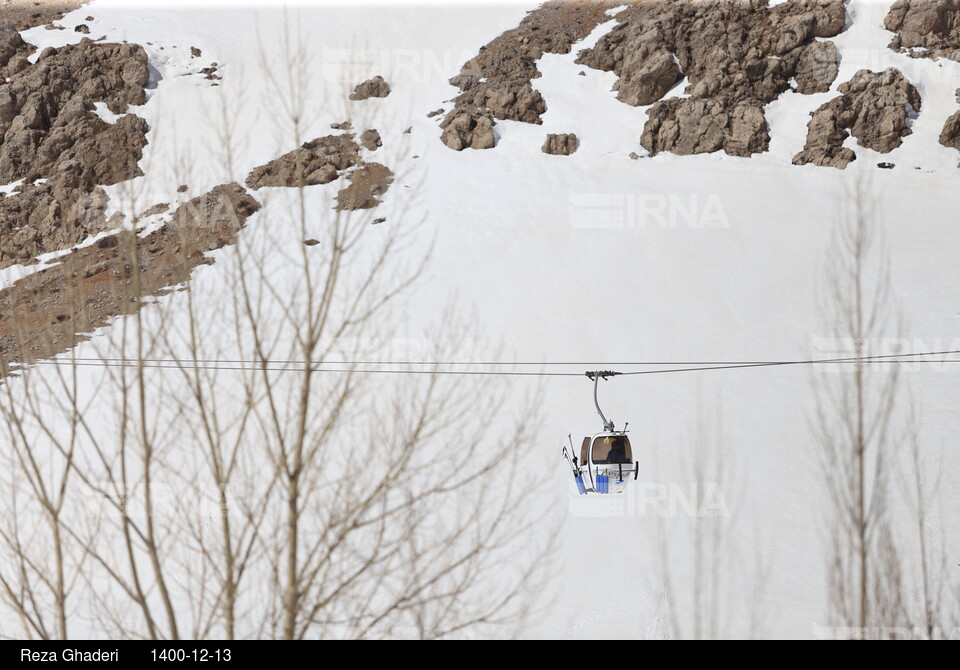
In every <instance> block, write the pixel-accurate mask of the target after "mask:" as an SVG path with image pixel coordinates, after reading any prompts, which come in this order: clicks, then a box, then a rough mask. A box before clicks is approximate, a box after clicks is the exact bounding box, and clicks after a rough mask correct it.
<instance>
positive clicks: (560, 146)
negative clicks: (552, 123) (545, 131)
mask: <svg viewBox="0 0 960 670" xmlns="http://www.w3.org/2000/svg"><path fill="white" fill-rule="evenodd" d="M577 146H579V141H578V140H577V136H576V135H574V134H573V133H564V134H560V135H554V134H550V135H547V139H546V141H545V142H544V143H543V146H542V147H541V148H540V150H541V151H543V153H545V154H553V155H555V156H569V155H570V154H572V153H573V152H574V151H576V150H577Z"/></svg>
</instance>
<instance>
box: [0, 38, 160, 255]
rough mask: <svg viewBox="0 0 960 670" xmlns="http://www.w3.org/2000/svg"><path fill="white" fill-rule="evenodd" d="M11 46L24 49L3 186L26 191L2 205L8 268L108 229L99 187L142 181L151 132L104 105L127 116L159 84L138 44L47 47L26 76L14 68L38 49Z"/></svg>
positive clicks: (3, 115)
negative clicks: (95, 207)
mask: <svg viewBox="0 0 960 670" xmlns="http://www.w3.org/2000/svg"><path fill="white" fill-rule="evenodd" d="M2 31H3V30H2V29H0V32H2ZM4 43H5V44H7V45H14V46H15V47H16V49H17V51H16V53H15V54H14V55H13V56H10V57H9V59H8V60H7V63H6V66H7V73H8V75H9V76H8V79H7V81H6V83H4V84H3V85H2V86H0V183H3V184H6V183H11V182H15V181H19V180H22V181H23V182H24V183H23V184H22V185H21V186H20V187H19V188H18V189H17V190H15V191H14V192H13V193H12V194H11V195H8V196H7V197H0V267H5V266H7V265H10V264H11V263H24V262H29V261H30V260H31V259H33V258H34V257H36V256H37V255H39V254H43V253H47V252H51V251H58V250H61V249H64V248H67V247H69V246H71V245H73V244H76V243H78V242H80V241H82V240H83V239H84V238H85V237H87V236H88V235H89V234H91V233H94V232H98V231H99V230H100V228H99V225H101V223H102V222H101V223H97V222H96V221H95V220H93V219H91V217H90V216H89V212H88V211H87V210H88V209H89V208H90V205H91V202H92V201H97V202H99V201H100V200H102V199H103V191H102V190H100V189H99V188H98V187H99V186H106V185H112V184H117V183H120V182H122V181H126V180H128V179H132V178H133V177H136V176H139V175H140V174H142V173H141V171H140V169H139V167H138V162H139V161H140V158H141V157H142V150H143V148H144V146H146V144H147V140H146V134H147V131H148V128H147V123H146V122H145V121H144V120H143V119H142V118H140V117H138V116H134V115H132V114H127V115H124V116H122V117H120V118H119V119H118V120H117V122H116V123H114V124H110V123H107V122H105V121H103V120H102V119H101V118H100V117H99V116H97V115H96V114H95V113H94V109H95V107H94V104H95V103H104V104H106V106H107V107H108V108H109V109H110V111H112V112H113V113H115V114H122V113H124V112H126V111H127V109H128V107H129V106H130V105H141V104H143V103H144V102H145V100H146V93H145V90H144V87H145V86H146V84H147V82H148V81H149V70H148V68H147V55H146V53H145V52H144V51H143V49H142V48H141V47H139V46H137V45H133V44H100V43H95V42H92V41H91V40H89V39H84V40H83V41H82V42H80V43H79V44H76V45H71V46H66V47H63V48H61V49H46V50H44V51H43V53H41V54H40V57H39V60H38V61H37V63H36V64H35V65H30V64H29V63H28V64H27V66H26V67H25V68H20V67H19V66H17V67H13V63H14V61H15V60H16V59H17V58H20V57H21V55H22V53H23V52H24V51H25V50H26V49H28V48H29V47H25V46H23V45H22V44H21V43H18V42H17V41H16V40H10V39H6V40H4ZM8 53H9V52H8ZM14 70H15V71H14ZM41 180H45V181H41Z"/></svg>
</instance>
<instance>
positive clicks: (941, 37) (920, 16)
mask: <svg viewBox="0 0 960 670" xmlns="http://www.w3.org/2000/svg"><path fill="white" fill-rule="evenodd" d="M884 26H885V27H886V29H887V30H889V31H891V32H893V33H895V36H894V38H893V40H892V41H891V42H890V48H891V49H893V50H895V51H901V52H904V53H907V54H909V55H911V56H915V57H927V58H949V59H951V60H955V61H960V2H958V0H897V1H896V2H894V3H893V5H892V6H891V7H890V11H889V12H888V13H887V16H886V18H885V19H884Z"/></svg>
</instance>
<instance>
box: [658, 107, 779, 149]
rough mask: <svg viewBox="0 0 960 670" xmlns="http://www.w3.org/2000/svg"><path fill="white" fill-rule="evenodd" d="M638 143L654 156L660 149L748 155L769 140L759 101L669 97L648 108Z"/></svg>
mask: <svg viewBox="0 0 960 670" xmlns="http://www.w3.org/2000/svg"><path fill="white" fill-rule="evenodd" d="M647 117H648V119H647V123H646V125H645V126H644V129H643V135H642V136H641V138H640V144H641V145H642V146H643V147H644V148H645V149H646V150H647V151H649V152H650V155H651V156H655V155H656V154H658V153H660V152H661V151H669V152H670V153H675V154H680V155H691V154H702V153H712V152H714V151H721V150H723V151H726V152H727V153H728V154H730V155H733V156H750V155H751V154H755V153H760V152H762V151H766V150H767V147H768V145H769V143H770V136H769V134H768V133H767V122H766V119H765V118H764V116H763V108H762V107H760V105H759V104H757V103H755V102H752V101H748V100H742V101H739V102H731V101H730V100H727V99H724V98H711V99H706V100H701V99H697V98H671V99H669V100H663V101H661V102H659V103H657V104H656V105H654V106H653V107H651V108H650V109H649V110H648V111H647Z"/></svg>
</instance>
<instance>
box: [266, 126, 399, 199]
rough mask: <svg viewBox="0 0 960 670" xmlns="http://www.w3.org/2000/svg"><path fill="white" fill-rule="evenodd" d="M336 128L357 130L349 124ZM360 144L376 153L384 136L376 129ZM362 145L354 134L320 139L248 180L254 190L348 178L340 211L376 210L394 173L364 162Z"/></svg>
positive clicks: (308, 143)
mask: <svg viewBox="0 0 960 670" xmlns="http://www.w3.org/2000/svg"><path fill="white" fill-rule="evenodd" d="M336 125H339V126H341V127H343V126H346V127H353V126H352V125H351V124H350V122H349V121H345V122H344V123H342V124H336ZM360 143H361V144H362V145H363V147H364V148H365V149H367V150H368V151H376V150H377V149H379V148H380V147H381V146H382V145H383V141H382V139H381V137H380V133H378V132H377V131H376V130H374V129H370V130H367V131H365V132H364V133H363V134H362V135H361V136H360ZM361 144H357V142H356V140H355V138H354V135H353V134H352V133H344V134H342V135H328V136H326V137H320V138H318V139H315V140H312V141H310V142H307V143H306V144H304V145H303V146H302V147H300V148H299V149H296V150H294V151H291V152H290V153H288V154H284V155H283V156H281V157H280V158H278V159H276V160H273V161H271V162H269V163H267V164H266V165H262V166H260V167H258V168H256V169H255V170H253V172H251V173H250V176H248V177H247V186H249V187H250V188H252V189H261V188H264V187H282V188H297V187H300V186H316V185H320V184H329V183H330V182H332V181H335V180H336V179H338V178H340V177H341V176H344V175H345V176H346V178H347V180H348V181H349V182H350V183H349V184H348V185H347V186H345V187H344V188H342V189H341V190H340V192H339V193H338V194H337V205H336V209H338V210H340V211H352V210H357V209H370V208H371V207H376V206H377V205H379V204H380V196H381V195H383V194H384V193H386V192H387V189H389V188H390V184H392V183H393V172H392V171H391V170H390V169H389V168H388V167H386V166H384V165H381V164H380V163H365V162H363V160H361V158H360V146H361Z"/></svg>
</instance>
